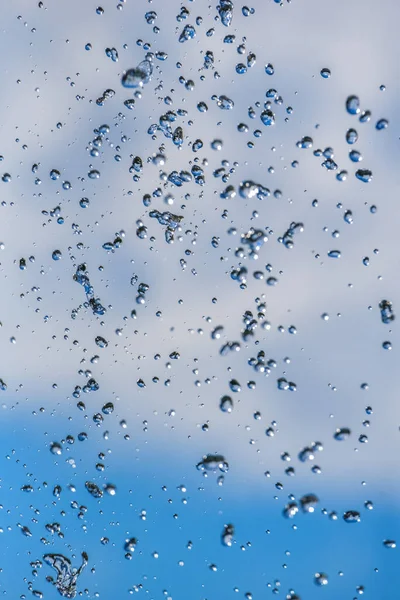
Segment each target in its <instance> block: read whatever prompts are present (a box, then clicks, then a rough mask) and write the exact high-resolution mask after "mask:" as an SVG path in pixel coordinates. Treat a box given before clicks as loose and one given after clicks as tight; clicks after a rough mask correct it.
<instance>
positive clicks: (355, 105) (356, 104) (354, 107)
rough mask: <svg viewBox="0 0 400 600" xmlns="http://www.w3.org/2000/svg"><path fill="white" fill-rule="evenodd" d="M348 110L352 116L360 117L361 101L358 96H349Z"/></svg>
mask: <svg viewBox="0 0 400 600" xmlns="http://www.w3.org/2000/svg"><path fill="white" fill-rule="evenodd" d="M346 110H347V112H348V113H349V114H350V115H358V114H359V112H360V99H359V98H358V96H349V97H348V98H347V100H346Z"/></svg>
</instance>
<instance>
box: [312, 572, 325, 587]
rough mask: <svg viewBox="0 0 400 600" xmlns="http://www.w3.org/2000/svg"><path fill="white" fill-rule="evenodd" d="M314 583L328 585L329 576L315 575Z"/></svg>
mask: <svg viewBox="0 0 400 600" xmlns="http://www.w3.org/2000/svg"><path fill="white" fill-rule="evenodd" d="M314 583H315V584H316V585H319V586H322V585H328V575H326V573H315V575H314Z"/></svg>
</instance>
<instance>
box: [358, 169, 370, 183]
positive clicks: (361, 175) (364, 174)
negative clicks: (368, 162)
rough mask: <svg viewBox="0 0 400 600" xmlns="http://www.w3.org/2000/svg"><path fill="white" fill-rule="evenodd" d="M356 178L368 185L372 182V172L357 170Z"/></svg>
mask: <svg viewBox="0 0 400 600" xmlns="http://www.w3.org/2000/svg"><path fill="white" fill-rule="evenodd" d="M356 177H357V179H359V180H360V181H362V182H363V183H369V182H370V181H371V180H372V177H373V175H372V171H370V170H369V169H358V171H356Z"/></svg>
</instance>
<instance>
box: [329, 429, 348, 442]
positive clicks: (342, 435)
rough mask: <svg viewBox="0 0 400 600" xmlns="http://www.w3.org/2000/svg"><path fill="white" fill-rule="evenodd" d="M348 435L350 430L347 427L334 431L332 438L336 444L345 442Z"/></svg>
mask: <svg viewBox="0 0 400 600" xmlns="http://www.w3.org/2000/svg"><path fill="white" fill-rule="evenodd" d="M350 435H351V430H350V429H349V428H348V427H341V428H340V429H336V431H335V433H334V435H333V437H334V439H335V440H337V441H338V442H343V441H344V440H347V439H348V437H349V436H350Z"/></svg>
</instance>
